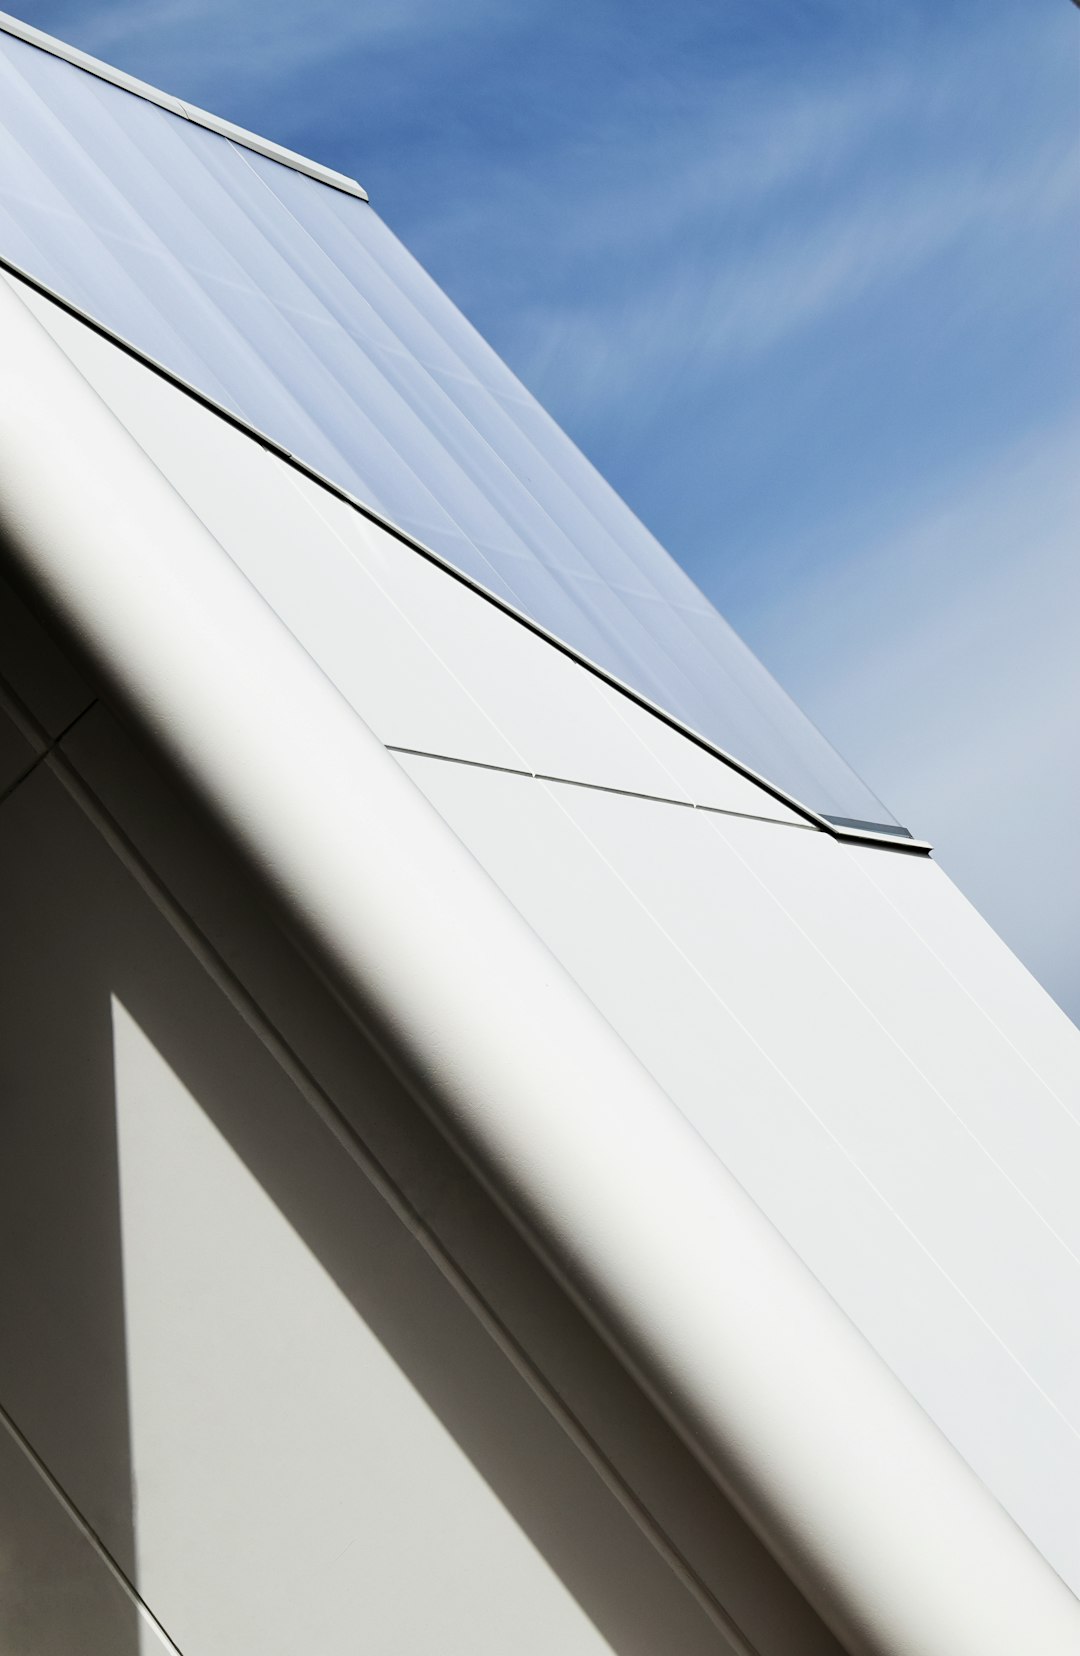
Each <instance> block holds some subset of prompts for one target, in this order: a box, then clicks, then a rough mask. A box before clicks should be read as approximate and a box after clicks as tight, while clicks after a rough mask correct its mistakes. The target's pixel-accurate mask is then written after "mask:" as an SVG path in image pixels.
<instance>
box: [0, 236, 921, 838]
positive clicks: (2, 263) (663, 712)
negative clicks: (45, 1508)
mask: <svg viewBox="0 0 1080 1656" xmlns="http://www.w3.org/2000/svg"><path fill="white" fill-rule="evenodd" d="M0 274H6V275H7V276H8V277H9V278H11V279H12V280H14V281H15V282H25V283H26V285H27V287H30V288H33V290H34V292H35V293H39V294H41V296H42V298H44V299H48V300H49V301H50V303H52V304H54V305H58V306H59V307H60V308H61V310H64V311H66V312H67V313H68V315H69V316H72V317H74V318H75V319H76V321H78V322H81V323H83V325H84V326H85V327H88V328H92V329H93V331H94V332H95V333H97V334H100V335H101V337H102V338H103V339H107V340H109V342H110V344H113V345H115V346H117V348H118V349H119V350H121V351H124V352H126V354H127V355H128V356H131V357H134V359H135V360H136V361H137V362H140V363H141V364H142V365H143V367H144V368H148V369H149V370H150V371H151V372H152V373H155V374H157V375H159V376H160V377H161V378H162V379H165V380H168V382H169V384H170V385H173V386H175V387H176V389H177V390H178V391H182V392H183V393H184V395H185V396H188V397H192V398H194V400H195V401H196V402H197V403H200V404H201V406H202V407H203V408H205V409H206V410H207V411H208V412H209V413H211V414H214V415H215V416H216V417H217V418H218V419H221V420H225V421H226V422H227V423H228V424H229V425H231V426H232V427H233V428H234V430H236V431H240V432H243V434H244V436H245V437H249V438H251V440H252V441H253V442H256V443H259V444H260V445H261V446H262V447H263V448H265V449H267V450H269V452H270V453H271V454H273V455H275V456H276V457H277V458H278V459H279V460H282V461H284V463H285V464H286V465H288V466H291V467H292V468H293V469H294V470H296V471H299V472H302V473H303V475H304V476H305V477H307V478H308V479H310V481H311V482H312V483H315V484H316V485H317V486H318V487H319V488H322V489H326V490H327V491H328V492H329V493H330V494H332V495H334V496H335V498H336V499H338V500H340V501H343V502H344V504H345V505H346V506H351V507H352V509H353V510H354V511H356V512H359V513H360V515H361V516H362V517H365V518H367V519H368V521H369V522H370V523H374V524H376V525H378V527H379V528H380V529H384V530H385V531H386V533H387V534H388V535H392V536H393V538H394V539H395V540H397V541H400V542H401V544H402V545H403V546H405V547H407V548H408V550H409V551H410V552H415V553H416V554H417V555H418V556H419V557H421V558H424V559H426V560H427V562H428V563H432V564H435V565H436V566H437V568H439V569H441V570H442V571H443V572H444V573H445V574H447V575H449V576H450V577H451V579H452V580H455V581H458V582H459V583H460V584H461V585H462V586H466V587H468V588H469V591H470V592H474V593H476V595H477V597H479V598H482V599H483V600H484V602H485V603H488V604H491V605H493V606H494V608H495V609H498V610H501V611H502V613H503V614H504V615H508V616H509V617H510V618H511V619H512V620H514V621H516V622H517V623H518V625H519V626H522V627H527V628H528V630H529V631H530V632H531V633H535V634H536V636H537V637H538V638H542V639H543V640H544V642H545V643H546V644H550V645H551V647H552V649H555V650H558V651H559V652H560V654H562V655H565V656H568V657H569V658H570V660H571V661H574V662H576V663H577V665H578V666H579V667H582V668H584V670H585V671H586V672H588V673H591V674H592V675H593V676H594V677H595V678H598V679H601V680H602V681H603V683H605V684H606V685H608V686H609V687H610V688H611V689H612V690H614V691H616V692H617V693H618V694H619V695H621V696H625V697H626V698H627V700H628V701H632V702H633V703H634V704H635V705H636V706H637V707H640V708H641V709H642V711H643V712H645V713H649V714H651V715H652V717H653V718H655V719H659V721H660V722H661V724H665V725H667V726H668V728H669V729H671V730H674V731H676V732H677V733H678V734H679V735H680V736H683V737H685V738H686V740H687V741H688V742H692V743H693V744H694V746H695V747H699V748H701V749H702V751H703V752H705V753H708V754H709V755H711V757H712V758H714V759H716V760H718V761H719V762H720V763H721V764H723V765H726V766H727V767H728V769H729V770H733V771H735V772H736V773H737V774H738V775H739V776H744V777H745V778H746V779H747V781H749V782H752V783H754V785H755V786H756V787H758V788H760V789H761V790H762V791H763V792H764V793H766V794H768V795H769V797H770V798H772V799H775V800H777V801H778V803H779V804H781V805H785V806H787V807H788V808H789V809H790V810H792V811H794V812H795V813H796V815H798V816H800V817H802V819H803V820H804V822H806V823H807V824H808V825H809V826H810V827H813V828H817V829H820V830H821V831H822V832H823V833H827V834H829V835H830V836H831V837H832V838H833V839H835V840H839V841H840V842H842V843H848V844H863V845H875V846H880V847H883V848H885V849H887V850H890V851H900V852H904V853H914V854H915V855H917V856H928V855H929V854H930V853H931V852H932V851H933V849H934V848H933V845H932V843H931V842H930V841H929V840H924V839H917V838H915V837H914V836H913V835H912V834H911V832H910V831H909V830H908V829H907V828H903V827H900V826H899V825H897V826H895V827H890V826H889V825H888V824H885V823H877V824H875V823H871V822H856V821H855V820H854V819H852V818H849V817H830V816H827V815H825V814H823V813H822V812H820V811H817V810H815V809H814V807H813V806H811V805H807V804H806V803H805V802H804V801H803V800H801V799H797V798H796V797H795V795H794V794H792V793H789V792H788V791H787V790H786V789H785V788H782V787H781V786H780V785H779V783H776V782H773V781H772V780H771V779H770V778H769V777H767V776H764V775H762V773H761V772H759V771H756V770H754V769H753V767H752V766H750V765H748V764H746V763H745V762H744V761H743V760H742V759H739V758H738V757H737V756H736V755H735V754H732V753H728V752H727V750H726V749H724V748H722V747H718V746H717V744H716V743H715V742H714V741H712V740H711V739H710V738H709V737H708V736H703V735H702V734H701V732H700V731H698V730H695V729H694V727H693V726H692V725H688V724H685V723H684V722H683V720H682V719H680V718H679V717H678V715H677V714H674V713H670V712H669V711H668V710H667V708H665V707H663V706H662V705H661V704H660V703H659V702H654V701H652V700H651V699H650V698H649V697H648V696H646V695H645V694H644V692H643V691H641V690H636V689H635V688H634V686H633V685H631V684H627V683H626V682H625V681H624V680H623V679H620V678H619V677H618V676H617V675H616V674H615V673H613V672H611V671H610V670H609V669H608V668H606V667H602V666H600V664H599V663H598V662H595V661H593V660H592V658H591V657H590V656H587V655H585V654H584V652H583V651H581V650H579V649H577V648H576V647H575V646H574V645H572V644H568V643H566V641H565V639H562V638H560V637H559V636H558V634H557V633H553V632H551V631H550V630H549V629H548V628H547V627H545V626H544V625H543V624H542V623H541V622H539V621H536V620H534V618H533V617H532V616H531V615H528V614H526V612H525V611H524V610H520V609H518V608H517V607H516V606H515V605H514V604H511V603H510V602H509V601H508V600H507V599H505V598H502V597H500V596H499V594H498V593H495V592H492V591H491V590H490V589H489V588H488V587H486V586H484V585H483V583H482V582H481V581H478V580H476V578H475V577H474V576H472V575H469V574H466V572H465V571H464V570H463V569H459V568H458V566H457V565H456V564H453V563H451V562H450V560H449V559H448V558H445V557H443V556H442V554H441V553H439V552H436V551H434V550H433V549H432V548H431V547H430V546H427V545H425V543H424V542H423V541H421V540H417V538H416V536H415V535H412V534H410V533H409V531H408V530H407V529H402V528H401V526H400V525H399V524H397V523H395V522H394V520H393V518H390V517H387V516H386V514H385V513H384V512H381V511H378V510H376V508H375V507H373V506H369V505H368V504H367V503H366V502H365V501H363V500H361V499H360V497H359V496H358V495H354V494H352V493H350V491H349V490H348V489H346V488H345V487H344V486H343V485H342V484H340V483H335V482H334V480H333V479H332V478H330V477H327V476H326V475H325V473H323V472H321V471H319V470H318V469H317V468H316V467H315V466H312V465H309V463H308V462H307V461H306V460H302V459H301V458H300V456H299V455H297V454H293V453H292V451H291V450H290V449H287V448H285V447H284V446H283V445H282V444H281V443H279V442H277V441H276V439H275V438H273V437H271V436H270V435H269V434H268V433H267V432H265V431H261V430H260V429H259V427H258V426H254V425H252V424H251V422H250V421H249V420H246V419H245V418H244V416H243V415H242V414H237V413H235V412H234V411H233V410H232V409H229V408H225V407H224V406H223V405H222V404H221V403H219V402H215V400H214V398H213V397H211V396H209V395H208V393H207V392H205V391H200V390H199V388H198V386H195V385H192V384H191V382H190V381H189V380H185V379H183V378H182V377H181V376H180V375H179V374H176V373H174V372H173V370H172V369H171V368H167V367H166V366H165V365H164V363H161V362H159V361H157V359H156V358H154V357H152V356H149V355H147V353H146V352H145V351H142V350H140V349H139V347H138V346H137V345H133V344H132V343H131V342H130V340H127V339H125V338H124V337H123V335H122V334H118V333H115V332H114V331H113V329H112V328H110V327H108V326H107V325H106V324H105V323H104V322H99V321H98V320H97V318H96V317H94V316H91V315H90V313H89V312H88V311H85V310H83V309H82V308H81V306H79V305H76V304H74V303H73V302H72V301H71V300H70V299H65V298H64V296H63V295H62V294H60V293H57V292H55V291H54V290H53V289H52V288H50V287H49V286H48V285H47V284H46V283H44V282H42V281H40V280H39V279H38V278H37V277H35V276H31V275H30V274H29V272H28V271H25V270H23V269H22V268H21V267H20V266H19V265H17V264H15V263H13V262H12V260H10V259H8V258H6V257H5V256H4V255H3V254H2V253H0Z"/></svg>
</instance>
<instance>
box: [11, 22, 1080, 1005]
mask: <svg viewBox="0 0 1080 1656" xmlns="http://www.w3.org/2000/svg"><path fill="white" fill-rule="evenodd" d="M9 3H12V4H14V0H9ZM14 9H15V10H16V11H17V13H18V15H20V16H21V17H23V18H24V19H25V20H26V21H27V22H29V23H32V24H34V25H35V26H37V27H39V28H42V29H45V30H48V31H49V32H51V33H53V34H57V35H59V36H61V37H62V38H63V39H66V40H68V41H71V42H72V43H73V44H75V45H77V46H79V47H81V48H83V49H84V50H86V51H88V52H91V53H94V54H95V55H97V56H100V57H103V58H106V59H107V60H109V61H110V62H112V63H115V64H117V65H118V66H120V67H121V68H124V69H126V70H128V71H130V72H131V73H133V74H135V75H139V76H141V77H142V78H144V79H146V80H148V81H151V82H152V83H154V84H155V85H158V86H161V87H164V88H165V89H167V90H169V91H172V92H176V93H177V94H179V95H180V96H182V97H185V98H188V99H189V100H191V101H192V102H195V103H199V104H202V105H203V106H204V107H206V108H209V109H213V110H214V111H215V112H217V113H219V114H222V115H224V116H227V117H229V118H230V119H232V120H235V121H238V122H240V123H241V124H242V125H245V126H248V127H251V128H252V129H254V130H256V131H258V132H261V133H264V134H266V135H267V136H268V137H271V138H274V139H276V140H278V141H279V142H281V143H284V144H287V145H289V146H291V147H293V148H295V149H298V150H300V151H302V152H303V153H305V154H308V155H311V156H314V157H316V158H317V159H319V160H322V161H325V162H327V163H328V164H329V165H332V166H336V167H339V168H341V169H342V170H343V171H345V172H348V173H351V174H352V175H353V176H355V177H357V178H359V179H360V180H361V182H362V183H363V184H364V185H365V186H366V187H367V189H368V190H369V191H370V193H371V197H372V201H373V203H374V205H375V206H376V207H377V208H378V210H379V211H380V213H381V214H382V216H383V217H384V218H386V219H387V220H388V222H389V223H390V224H391V226H392V227H393V228H394V229H395V230H396V231H397V232H398V234H399V235H401V237H402V238H403V239H404V241H405V242H406V243H407V245H408V246H409V247H410V248H411V249H412V251H413V252H414V253H416V254H417V255H418V257H419V258H420V259H421V260H422V262H423V263H424V264H426V265H427V267H428V268H429V270H430V271H431V272H432V274H433V275H434V276H435V277H436V279H437V280H438V281H439V282H440V283H441V285H442V286H443V287H445V288H446V289H447V291H448V292H449V293H450V295H451V297H453V298H454V299H455V300H456V301H457V303H458V304H459V305H460V306H461V308H462V309H463V310H464V311H465V313H466V314H467V315H468V316H469V317H470V318H471V320H472V321H473V322H475V323H476V325H477V326H478V327H479V329H480V331H481V332H482V333H483V334H485V335H486V336H487V337H488V338H489V339H490V340H491V342H492V343H493V344H494V345H495V347H496V348H497V349H498V350H499V351H500V352H501V354H502V355H503V356H504V357H505V358H506V359H507V360H508V362H509V363H510V365H511V367H512V368H514V370H515V371H516V372H517V373H518V374H519V375H520V376H521V378H522V379H523V380H524V381H525V382H526V384H527V385H528V386H529V387H530V389H531V390H532V391H533V392H534V393H535V394H536V395H537V396H538V397H539V399H540V400H541V402H543V403H544V404H545V405H546V406H547V407H548V408H549V409H550V410H551V412H552V413H553V414H554V415H555V417H556V418H557V419H558V420H559V421H560V422H561V423H562V424H563V425H564V426H565V427H566V428H567V429H568V431H569V432H570V434H571V435H572V436H573V437H574V438H575V440H576V441H577V442H578V443H579V444H580V445H581V447H582V448H583V449H584V450H585V452H586V453H587V454H588V455H589V456H590V458H591V459H592V460H593V461H594V462H595V463H596V464H597V465H598V466H599V468H600V470H601V471H602V472H603V473H604V474H605V475H606V476H607V477H608V478H609V479H610V481H611V482H612V483H613V484H614V485H615V487H616V488H617V489H618V490H619V492H620V493H621V494H623V495H624V496H625V498H626V499H627V500H628V501H629V503H630V504H631V505H632V506H633V507H634V508H635V510H636V511H637V512H638V513H639V515H640V516H641V517H642V518H643V519H644V520H645V522H646V523H647V524H648V525H649V527H650V528H651V529H652V530H653V531H654V532H655V533H656V534H657V535H658V536H659V538H660V539H661V541H663V542H664V544H665V545H666V546H667V547H668V548H669V549H670V551H671V552H672V553H673V554H674V555H675V557H676V558H678V560H679V561H680V562H681V563H682V564H683V565H684V566H685V567H686V568H687V569H688V570H689V572H690V573H691V575H692V576H693V577H694V579H695V580H696V581H697V582H698V584H699V585H700V586H701V587H702V588H703V590H704V591H705V592H706V593H708V595H709V596H710V598H712V599H713V601H714V602H715V603H716V604H717V605H718V607H719V608H720V609H721V610H722V611H723V612H724V613H725V614H726V615H727V617H728V619H729V620H731V621H732V622H733V624H734V625H735V626H736V627H737V628H738V629H739V631H740V632H741V633H742V634H743V636H744V637H745V638H746V639H747V641H748V642H749V643H750V644H751V645H752V646H753V648H754V649H755V650H757V652H758V653H759V654H760V655H761V656H762V658H763V659H764V660H765V662H766V664H767V665H768V666H769V667H770V668H771V669H772V671H773V672H774V673H775V674H776V676H777V677H778V678H779V679H780V681H781V683H783V684H784V685H785V687H786V688H787V689H788V690H789V691H791V693H792V694H793V695H794V696H795V698H796V700H797V701H799V702H800V704H801V705H802V706H803V707H804V709H805V710H806V711H807V712H808V713H809V714H810V715H811V717H813V718H814V719H815V720H816V722H817V723H818V724H819V725H820V726H821V727H822V728H823V729H824V731H825V733H826V734H827V735H828V736H829V737H830V739H831V740H832V741H833V742H834V744H835V745H836V746H837V747H838V748H839V749H840V751H841V752H842V753H843V754H844V756H845V757H846V758H847V759H848V760H849V761H850V762H851V763H852V764H853V765H854V766H855V768H856V769H857V770H858V771H859V772H860V773H861V774H862V775H863V776H864V777H865V778H866V780H867V781H868V782H869V783H870V785H871V786H872V787H873V788H874V789H875V791H876V792H877V793H878V794H880V795H881V797H882V798H883V799H884V800H885V802H886V803H887V804H888V805H889V806H890V808H891V809H892V810H893V811H894V812H895V813H896V814H897V815H898V816H899V817H900V819H901V821H903V822H906V823H907V824H908V826H909V827H911V828H912V830H913V831H914V832H915V833H916V834H918V835H919V836H920V837H926V838H928V839H930V840H932V841H933V842H934V844H935V846H936V847H937V849H938V853H939V856H940V860H941V861H942V863H943V865H944V866H945V867H946V869H948V871H949V872H950V873H951V874H952V875H953V877H954V878H955V879H956V880H957V882H958V883H959V884H960V886H961V887H962V888H963V889H964V890H965V891H966V892H967V894H968V895H969V896H970V897H971V898H972V900H973V901H974V902H975V903H976V904H977V905H978V907H979V908H980V909H981V910H982V911H983V913H984V914H986V916H987V917H988V919H990V920H991V922H992V923H993V924H994V925H995V926H996V927H997V929H998V930H999V931H1000V932H1001V933H1002V935H1003V936H1004V937H1005V938H1006V940H1007V941H1008V942H1009V943H1011V945H1012V946H1013V948H1015V949H1016V950H1017V952H1018V953H1019V954H1020V955H1021V957H1022V958H1023V959H1024V960H1025V961H1026V962H1027V964H1028V965H1029V966H1030V967H1031V969H1032V970H1033V971H1035V973H1036V974H1037V975H1038V976H1039V977H1040V978H1041V979H1042V981H1043V982H1044V983H1045V984H1046V986H1047V987H1048V988H1049V989H1050V990H1051V992H1052V993H1053V994H1055V995H1056V997H1057V999H1058V1000H1059V1001H1060V1002H1061V1003H1062V1004H1063V1005H1064V1006H1065V1007H1066V1009H1067V1010H1068V1011H1069V1012H1070V1013H1071V1014H1072V1016H1073V1017H1074V1018H1077V1019H1078V1020H1080V855H1078V851H1080V846H1078V843H1077V824H1078V822H1080V557H1078V551H1080V547H1078V540H1080V536H1078V524H1080V464H1078V461H1080V395H1078V392H1080V382H1078V375H1077V369H1078V365H1080V327H1078V324H1077V321H1076V319H1075V313H1076V309H1077V307H1076V303H1075V296H1076V288H1077V284H1076V276H1077V269H1076V267H1077V254H1078V251H1080V147H1078V119H1077V117H1078V97H1077V70H1078V68H1080V10H1078V9H1077V7H1076V6H1074V5H1073V4H1071V3H1070V0H979V3H978V4H976V3H975V0H952V3H948V4H942V3H941V0H891V3H889V4H886V3H884V0H803V3H801V4H799V3H796V0H788V3H786V4H783V5H781V4H779V3H777V0H700V3H699V0H673V3H672V4H671V5H669V6H668V7H667V8H659V7H655V6H652V5H646V4H643V3H640V0H621V3H616V0H575V3H574V4H572V5H569V4H564V3H558V0H547V3H546V4H540V3H534V0H513V3H512V4H511V3H510V0H501V3H500V0H452V3H451V0H443V3H441V4H440V3H437V0H370V3H365V0H309V3H307V4H305V5H296V4H288V3H286V0H261V3H260V4H259V5H255V4H252V3H251V0H213V3H211V0H160V3H156V4H153V5H151V4H146V3H133V0H41V3H38V4H33V3H31V0H23V4H22V5H21V7H20V6H18V5H17V4H14Z"/></svg>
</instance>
